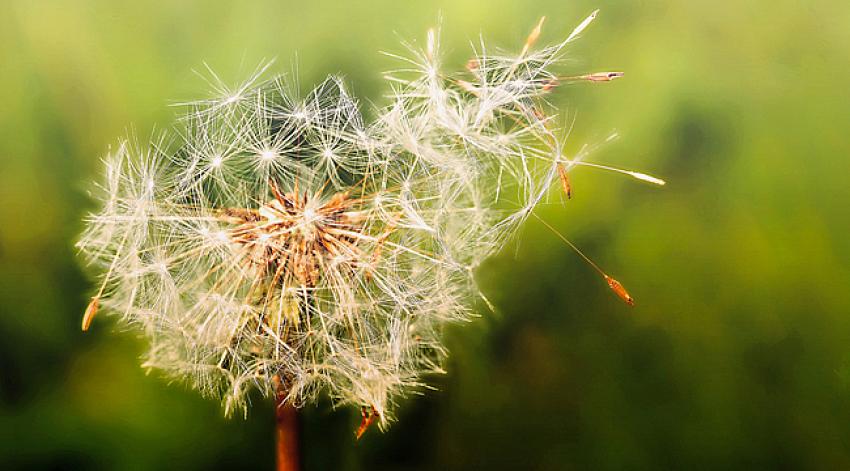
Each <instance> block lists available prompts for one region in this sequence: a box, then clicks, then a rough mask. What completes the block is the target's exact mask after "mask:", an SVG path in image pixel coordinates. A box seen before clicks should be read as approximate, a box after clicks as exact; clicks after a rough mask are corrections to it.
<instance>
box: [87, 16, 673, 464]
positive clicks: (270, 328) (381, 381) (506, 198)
mask: <svg viewBox="0 0 850 471" xmlns="http://www.w3.org/2000/svg"><path fill="white" fill-rule="evenodd" d="M595 16H596V12H594V13H593V14H592V15H591V16H590V17H588V18H587V19H586V20H584V21H583V22H582V23H581V24H580V25H579V27H577V28H575V30H574V31H573V32H572V34H570V36H569V37H568V38H567V39H566V40H565V41H563V42H561V43H558V44H555V45H553V46H548V47H543V48H539V49H537V48H535V45H536V43H537V41H538V39H539V37H540V35H541V28H542V25H543V20H541V21H540V22H539V23H538V24H537V26H536V27H535V28H534V29H533V31H532V33H531V35H530V36H529V37H528V40H527V41H526V43H525V44H524V46H523V47H522V50H521V52H520V53H519V54H517V53H513V54H512V53H509V52H504V51H497V50H494V51H492V52H491V50H490V49H489V48H488V47H486V46H485V44H484V43H481V45H480V48H476V49H477V50H476V51H475V54H474V57H473V58H472V59H470V61H469V62H468V63H467V66H466V71H465V72H463V73H457V74H449V73H446V72H444V71H443V69H442V63H441V55H440V42H439V31H438V30H431V31H429V32H428V34H427V40H426V42H425V47H424V48H423V49H420V48H417V47H413V46H408V48H409V54H406V55H394V54H391V55H393V56H394V57H396V58H398V59H399V60H400V61H401V63H402V64H403V66H402V67H401V68H400V69H398V70H395V71H393V72H390V73H388V74H387V79H388V82H389V84H390V92H389V99H388V104H387V105H386V106H385V107H383V108H381V109H378V110H375V111H376V112H375V115H376V116H377V118H376V119H375V120H374V121H373V122H371V123H367V122H366V121H365V120H364V118H363V116H362V114H361V109H360V106H359V104H358V102H357V101H356V100H355V98H354V97H352V96H351V94H350V93H349V92H348V90H347V89H346V87H345V84H344V83H343V81H342V80H341V79H339V78H338V77H329V78H328V79H326V80H325V81H324V82H322V83H321V84H319V85H318V86H316V87H315V88H314V89H313V90H312V91H310V92H309V93H307V94H306V95H304V96H300V95H299V94H298V93H297V92H295V91H294V90H293V86H292V83H291V82H290V81H289V80H288V79H287V78H286V77H275V78H272V79H269V80H261V79H260V77H261V75H262V74H263V73H264V71H265V70H266V68H267V67H268V66H267V65H265V66H263V67H261V68H260V69H258V71H257V72H256V73H255V74H254V75H253V76H252V77H251V79H250V80H248V81H246V82H245V83H243V84H241V85H239V86H237V87H227V86H225V85H222V84H221V83H220V81H218V80H217V79H215V80H213V81H212V82H211V83H212V86H213V88H214V89H215V90H216V96H214V97H213V98H211V99H207V100H203V101H197V102H192V103H186V104H184V107H185V113H184V115H183V118H182V120H181V126H180V130H179V131H178V132H177V133H176V136H177V137H165V136H162V137H158V138H156V139H154V141H153V142H152V143H151V144H149V145H145V146H142V145H140V144H137V143H136V141H135V139H133V138H128V139H125V140H123V141H121V142H120V143H119V145H118V146H117V147H116V148H115V149H113V150H112V151H111V152H110V153H109V155H108V156H107V157H106V159H105V160H104V164H105V168H106V172H105V178H104V180H103V182H102V183H101V184H100V185H99V186H98V189H97V190H98V198H99V200H100V201H101V203H102V207H101V209H100V211H99V212H97V213H95V214H92V215H90V216H89V217H88V219H87V221H86V222H87V225H86V230H85V232H84V234H83V235H82V237H81V239H80V241H79V242H78V247H79V249H80V250H81V252H82V253H83V254H84V255H85V256H86V257H87V259H88V260H89V261H90V262H91V263H92V264H94V265H96V266H98V267H101V269H102V271H101V273H102V275H101V276H100V287H99V290H98V292H97V294H96V295H95V296H94V297H93V298H92V302H91V304H90V305H89V307H88V309H87V310H86V312H85V315H84V319H83V325H82V327H83V330H86V329H87V328H88V327H89V325H90V323H91V322H92V319H93V318H94V316H95V314H96V313H97V312H98V310H101V311H104V312H106V313H109V314H111V315H116V316H118V317H120V318H121V319H122V320H123V321H124V322H125V323H126V324H127V325H129V326H131V327H132V328H134V329H137V330H138V331H140V332H142V333H143V334H144V335H145V337H146V338H147V339H148V341H149V345H150V348H149V349H148V351H147V353H146V355H145V360H144V366H145V367H147V368H151V369H156V370H159V371H162V372H164V373H165V374H167V375H168V376H170V377H173V378H175V379H178V380H181V381H186V382H188V383H190V384H191V385H193V386H194V387H195V388H197V389H198V390H199V391H200V392H201V393H203V394H204V395H207V396H211V397H214V398H217V399H219V400H221V401H222V403H223V407H224V411H225V413H226V414H228V415H229V414H233V413H235V412H239V413H243V414H244V413H247V405H248V397H249V396H248V394H249V393H250V392H251V391H253V390H256V391H259V392H260V393H262V394H263V395H265V396H266V397H273V398H275V400H276V402H277V404H278V405H279V409H278V410H279V416H278V417H279V424H280V423H283V422H287V423H288V422H291V420H290V419H287V418H286V417H289V416H287V415H286V414H288V412H282V411H286V410H288V409H286V408H287V407H290V408H291V407H301V406H303V405H305V404H308V403H311V402H313V401H314V400H315V399H316V398H317V397H318V396H319V395H321V394H326V395H327V396H329V397H331V398H332V399H333V400H334V401H335V403H336V404H338V405H351V406H354V407H356V408H359V409H360V410H361V411H362V416H363V420H362V423H361V424H360V427H359V428H358V430H357V432H356V435H357V437H358V438H359V437H360V436H361V435H362V434H363V433H364V432H366V430H367V429H368V428H369V426H370V425H371V424H372V423H377V424H378V425H379V426H380V427H385V426H386V425H387V424H388V422H389V421H390V420H392V418H393V411H394V409H395V406H396V405H397V403H398V400H399V398H401V397H404V396H405V395H409V394H411V393H416V392H419V391H421V390H422V389H423V388H425V387H426V384H425V383H424V380H423V377H424V376H425V375H427V374H429V373H441V372H442V371H443V370H442V367H441V365H442V360H443V359H444V358H445V356H446V351H445V349H444V347H443V345H442V341H441V330H442V328H443V327H444V326H445V325H446V324H448V323H452V322H458V321H464V320H467V319H469V318H470V317H471V315H472V314H473V306H474V301H475V299H476V297H479V298H480V299H482V300H483V301H484V302H485V303H487V304H488V305H490V303H489V301H488V300H487V299H486V298H485V297H484V295H483V294H482V293H481V292H480V291H479V290H478V288H477V287H476V284H475V280H474V277H473V274H474V272H475V269H476V268H477V267H478V266H479V265H480V264H481V263H482V261H484V260H485V259H486V258H487V257H489V256H490V255H492V254H494V253H496V252H497V251H499V250H500V249H501V248H502V247H503V246H504V244H505V242H506V241H507V240H508V239H509V238H510V237H511V236H512V235H513V234H514V233H515V229H516V228H517V226H518V225H519V224H521V223H522V222H523V221H525V220H526V219H527V218H528V217H529V215H534V216H535V217H536V218H539V216H537V215H536V214H534V212H533V211H534V208H535V207H536V206H537V205H538V204H540V203H541V201H543V200H544V198H545V197H546V195H547V194H548V192H549V189H550V187H551V185H552V184H553V182H557V181H560V182H561V186H562V188H563V191H564V192H565V193H566V196H567V197H570V196H571V189H570V184H569V177H568V172H569V171H570V170H571V169H573V168H574V167H576V166H580V165H582V166H591V167H594V166H595V167H599V168H603V169H607V170H613V171H618V172H621V173H626V174H628V175H631V176H633V177H635V178H639V179H642V180H645V181H649V182H654V183H663V182H662V181H661V180H658V179H655V178H654V177H650V176H648V175H645V174H642V173H637V172H631V171H626V170H620V169H615V168H613V167H607V166H604V165H601V164H594V163H590V162H586V161H584V160H582V159H581V158H580V156H578V157H574V158H569V157H568V156H566V155H564V154H563V152H562V148H563V142H562V138H560V137H559V133H558V129H557V127H556V125H555V118H554V116H555V115H554V113H553V111H554V110H553V109H552V107H551V106H550V105H549V104H548V103H547V102H546V100H545V98H546V95H547V94H548V93H549V92H551V91H552V89H553V88H554V84H557V83H558V80H559V77H558V75H557V74H556V73H555V71H554V70H553V69H554V68H555V66H556V64H557V63H558V59H559V58H560V57H561V56H562V55H563V53H564V50H565V48H566V46H567V45H568V44H569V43H570V42H571V41H573V40H574V39H576V38H577V37H578V36H579V34H580V33H581V32H582V31H583V30H584V29H585V28H586V27H587V26H588V25H589V24H590V22H591V21H592V20H593V19H594V18H595ZM616 76H619V75H616V74H615V75H611V74H608V75H605V77H608V80H610V79H612V78H614V77H616ZM582 77H585V78H586V79H587V80H591V81H600V80H601V79H597V78H590V77H602V75H596V74H592V75H587V76H582ZM541 221H542V219H541ZM544 223H545V221H544ZM547 225H548V224H547ZM550 227H551V226H550ZM553 230H554V229H553ZM564 240H565V241H566V242H567V243H568V244H569V245H570V246H571V247H574V246H573V245H572V244H571V243H570V242H569V241H568V240H567V239H564ZM576 250H578V249H576ZM579 253H580V254H581V252H579ZM581 255H582V256H583V257H584V255H583V254H581ZM587 260H588V262H589V263H591V265H592V266H593V267H595V268H597V269H598V267H596V265H595V264H593V262H591V261H590V260H589V259H587ZM598 270H599V272H600V273H601V274H602V275H603V277H604V279H605V281H606V282H607V283H608V284H609V286H610V287H611V289H613V290H614V291H615V292H616V293H617V294H618V295H619V296H620V297H621V298H623V299H624V300H625V301H626V302H628V303H629V304H632V303H633V301H632V298H631V297H630V296H629V295H628V294H627V293H626V291H625V289H624V288H623V287H622V285H621V284H620V283H619V282H617V281H616V280H614V279H613V278H610V277H609V276H608V275H606V274H605V273H604V272H602V271H601V269H598ZM281 414H283V415H281ZM281 417H283V418H281ZM288 450H290V452H291V450H292V448H291V446H290V448H288ZM287 453H289V452H287Z"/></svg>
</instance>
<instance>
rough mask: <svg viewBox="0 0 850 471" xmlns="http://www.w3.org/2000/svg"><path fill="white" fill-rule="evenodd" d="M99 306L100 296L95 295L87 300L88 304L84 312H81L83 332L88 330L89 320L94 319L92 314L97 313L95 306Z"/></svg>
mask: <svg viewBox="0 0 850 471" xmlns="http://www.w3.org/2000/svg"><path fill="white" fill-rule="evenodd" d="M99 306H100V298H99V297H97V296H95V297H94V298H92V299H91V302H89V305H88V306H87V307H86V312H85V314H83V322H82V330H83V332H85V331H87V330H89V326H91V321H92V320H93V319H94V316H95V315H96V314H97V308H98V307H99Z"/></svg>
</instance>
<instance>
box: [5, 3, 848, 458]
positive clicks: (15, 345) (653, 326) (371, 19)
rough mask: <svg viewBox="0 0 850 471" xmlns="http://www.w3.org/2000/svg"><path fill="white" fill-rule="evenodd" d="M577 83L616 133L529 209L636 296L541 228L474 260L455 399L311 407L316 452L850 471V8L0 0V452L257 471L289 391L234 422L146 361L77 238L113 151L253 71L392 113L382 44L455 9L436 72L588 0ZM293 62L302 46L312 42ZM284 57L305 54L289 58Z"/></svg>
mask: <svg viewBox="0 0 850 471" xmlns="http://www.w3.org/2000/svg"><path fill="white" fill-rule="evenodd" d="M595 8H601V10H602V11H601V14H600V16H599V18H598V19H597V21H596V22H595V24H594V25H593V26H592V27H591V28H590V29H589V30H588V31H587V32H586V33H585V35H584V37H583V39H582V40H581V41H579V42H578V43H575V46H574V47H571V49H570V60H569V61H568V62H567V63H565V64H564V65H563V70H564V72H565V73H578V72H584V71H607V70H625V71H626V72H627V75H626V78H625V79H623V80H619V81H617V82H615V83H611V84H599V85H594V84H578V85H575V86H572V87H564V88H563V89H560V90H559V91H558V93H557V95H556V98H555V99H556V100H557V104H558V105H559V106H560V107H562V108H564V109H567V110H569V111H570V112H577V113H578V119H577V122H576V127H575V130H574V132H573V135H572V138H571V149H572V150H573V151H575V150H578V149H579V148H580V146H581V145H582V144H584V143H593V142H597V141H600V140H602V139H604V137H605V136H607V135H608V133H609V132H610V131H612V130H614V129H616V130H618V131H619V132H620V135H621V136H622V137H621V139H619V140H618V141H616V142H614V143H612V144H608V145H606V146H605V147H602V148H600V149H599V150H598V151H597V152H596V153H595V154H594V155H593V156H592V158H593V160H595V161H599V162H607V163H615V164H618V165H622V166H625V167H629V168H636V169H640V170H646V171H647V172H648V173H653V174H656V175H659V176H661V177H663V178H666V179H667V180H668V182H669V183H668V185H667V186H666V187H665V188H663V189H660V190H659V189H657V188H654V187H650V186H648V185H643V184H640V183H634V182H632V181H629V180H627V179H625V178H621V177H618V176H616V175H613V174H606V173H600V172H597V171H592V170H590V169H579V170H577V171H576V172H575V173H573V186H574V192H575V196H574V198H573V200H572V201H570V202H569V203H567V204H555V205H550V206H548V207H546V208H544V209H542V210H541V214H542V216H543V217H544V218H546V219H547V220H548V221H550V222H551V223H552V224H553V225H555V226H556V227H557V228H558V229H559V230H561V231H562V232H563V233H564V234H566V235H567V236H568V237H570V238H571V239H572V240H573V241H574V242H575V243H577V244H578V245H579V246H580V247H582V248H584V249H585V250H586V251H587V252H588V253H589V254H591V256H592V257H593V258H595V259H596V260H597V261H598V262H599V263H600V264H601V265H602V266H603V267H606V269H607V270H609V271H610V272H611V274H612V275H614V276H615V277H616V278H618V279H620V280H621V281H622V282H623V283H624V284H625V285H626V286H627V287H628V288H629V290H630V291H631V292H632V293H633V295H634V296H635V297H636V298H637V302H638V305H637V306H636V307H635V308H633V309H629V308H628V307H627V306H625V305H623V304H622V303H621V302H620V301H619V300H618V299H617V298H616V297H615V296H613V294H612V293H611V292H610V291H609V290H608V289H607V287H606V286H605V284H604V282H603V281H602V280H600V279H599V278H598V276H596V275H595V274H594V272H593V271H592V270H591V269H590V268H589V267H588V266H587V265H586V264H584V263H583V262H582V261H581V260H580V259H579V258H578V257H576V256H575V254H573V253H572V252H570V250H569V249H568V248H567V247H566V246H564V244H563V243H562V242H560V241H559V240H558V239H557V238H556V237H555V236H553V235H552V234H551V233H550V232H549V231H548V230H547V229H545V228H544V227H542V226H541V225H540V224H539V223H536V222H534V221H530V222H529V223H528V225H527V226H526V227H525V228H524V230H523V233H522V237H521V238H520V242H519V243H518V244H515V245H514V246H511V247H510V248H509V249H508V250H506V251H505V253H504V254H503V255H501V256H499V257H496V258H495V259H493V260H492V261H491V262H490V263H488V264H487V265H486V266H484V267H483V268H482V270H481V271H480V273H479V278H480V281H481V284H482V286H483V287H484V290H485V292H486V293H488V294H489V296H490V297H491V299H492V300H493V302H494V303H495V304H496V305H497V306H498V313H496V314H490V313H486V312H485V313H484V314H483V315H482V317H481V318H480V319H478V320H477V321H475V322H473V323H471V324H469V325H465V326H459V327H457V328H453V329H451V330H450V332H449V336H448V343H449V347H450V349H451V352H452V356H451V358H450V361H449V363H448V371H449V373H448V375H446V376H443V377H438V378H432V379H431V383H432V384H433V385H435V386H436V387H437V388H438V389H439V390H438V391H433V392H427V393H426V394H425V395H424V396H423V397H420V398H416V399H415V400H409V401H406V402H405V403H404V404H403V406H402V407H401V409H400V413H399V416H400V420H399V422H398V423H396V424H395V425H394V426H393V427H392V428H391V429H390V430H389V431H388V432H387V433H383V434H381V433H376V432H374V431H370V432H369V433H368V434H367V435H366V436H365V437H364V439H363V440H362V441H361V442H359V443H357V442H355V441H354V439H353V431H354V429H355V428H356V426H357V424H358V421H359V419H358V417H357V414H356V412H355V411H351V410H348V409H346V410H337V411H334V410H332V408H331V407H330V406H329V405H328V404H322V405H320V406H318V407H311V408H309V409H307V410H306V412H305V414H304V432H303V441H304V455H305V456H304V458H305V466H306V468H307V469H354V470H356V469H364V470H366V469H368V470H382V469H410V470H418V469H477V468H488V469H526V468H528V469H694V468H699V469H730V468H762V469H764V468H770V469H812V468H814V469H848V468H850V302H848V294H847V291H848V289H850V270H848V266H847V262H848V259H850V242H848V229H850V209H848V205H849V204H850V184H848V173H850V172H848V170H850V165H848V163H847V157H848V150H850V138H848V132H850V129H848V124H850V106H848V105H850V92H848V90H850V88H849V87H848V84H849V83H850V61H848V58H849V57H850V27H848V25H850V4H848V3H847V2H846V1H842V0H835V1H789V0H774V1H747V0H741V1H731V0H730V1H688V2H680V1H672V0H668V1H660V0H646V1H633V2H626V1H611V0H594V1H590V0H574V1H570V2H564V1H554V0H553V1H548V0H547V1H534V2H531V1H522V0H514V1H509V0H477V1H476V0H452V1H449V0H445V1H441V2H434V3H427V2H401V1H389V0H385V1H374V2H368V3H366V2H322V1H309V2H283V1H266V2H234V4H229V3H226V2H200V1H191V2H190V1H179V2H177V1H166V0H160V1H150V2H116V1H110V0H101V1H75V2H72V1H47V0H44V1H41V0H20V1H18V0H4V1H3V2H2V4H1V5H0V469H104V470H147V469H270V468H271V466H272V463H273V439H272V427H273V420H272V407H271V405H270V404H268V403H264V402H261V401H258V403H257V404H256V405H255V407H254V408H253V409H252V410H251V413H250V415H249V417H248V418H247V420H243V419H241V418H236V419H232V420H226V419H224V418H223V417H222V413H221V409H220V407H219V404H217V403H215V402H214V401H206V400H202V399H199V398H198V397H196V395H195V394H194V393H193V392H191V391H187V390H186V389H185V388H184V387H182V386H179V385H168V384H166V383H165V382H164V381H163V380H161V379H160V378H158V377H157V376H156V375H150V376H146V375H145V374H144V372H143V370H142V369H141V368H140V367H139V365H138V356H139V355H140V354H141V352H142V349H143V344H142V343H141V341H139V340H138V339H136V338H134V337H133V336H132V335H129V334H126V333H119V332H115V324H114V323H113V322H112V321H111V320H108V318H98V319H97V321H96V322H95V324H94V327H93V329H92V331H90V332H89V333H87V334H83V333H81V332H80V331H79V322H80V316H81V314H82V312H83V309H84V307H85V304H86V302H87V295H88V294H90V292H91V291H92V286H91V284H90V282H89V281H87V279H86V277H85V276H84V275H83V272H82V271H81V269H80V267H79V265H78V262H77V259H76V256H75V253H74V250H73V247H72V244H73V241H74V240H75V237H76V235H77V234H78V232H79V231H80V229H81V222H80V221H81V218H82V216H83V215H84V214H85V213H86V212H87V211H89V210H91V209H92V208H93V206H92V204H93V203H92V202H91V201H90V200H88V199H87V197H86V193H85V190H86V187H87V184H88V182H90V181H92V180H94V179H95V178H97V176H98V175H99V172H100V171H101V168H100V167H101V165H100V162H99V157H100V156H101V155H103V154H104V152H105V151H106V149H107V146H108V145H109V144H110V143H114V142H115V140H116V139H117V138H118V137H119V136H121V135H123V134H125V132H126V131H127V129H129V128H131V127H132V128H134V129H135V130H136V132H137V133H138V134H139V135H141V136H143V137H144V136H148V135H150V133H151V132H152V131H153V130H155V129H161V128H167V127H168V126H170V124H171V123H172V122H173V120H174V117H175V113H176V112H177V111H176V110H175V109H174V108H172V107H169V106H167V105H168V104H170V103H174V102H177V101H180V100H186V99H193V98H198V97H201V96H203V94H204V92H205V91H206V87H207V85H206V84H205V83H204V82H203V81H202V80H201V79H199V78H198V77H197V76H196V75H195V74H194V73H193V72H192V70H193V69H195V70H200V69H201V68H202V67H203V62H204V61H206V62H208V63H209V64H210V66H211V67H213V68H214V69H215V70H216V71H218V72H219V73H220V74H221V75H222V76H223V77H224V78H225V80H227V81H229V82H235V81H237V80H239V79H242V78H245V77H246V76H247V74H248V73H249V72H250V71H251V70H252V69H253V68H254V66H256V65H257V64H258V63H259V62H260V61H261V60H263V59H269V58H275V57H276V58H278V62H277V63H276V64H275V65H274V66H273V67H272V69H273V70H274V71H275V72H289V71H291V70H292V68H293V64H296V63H297V66H298V69H299V72H298V73H299V78H300V80H301V83H302V86H303V88H307V87H308V86H309V85H310V84H312V83H314V82H317V81H319V80H321V78H322V77H323V76H324V75H325V74H328V73H337V72H339V73H342V74H344V75H345V76H346V77H347V78H348V81H349V84H350V85H351V88H352V89H353V90H354V92H355V93H356V94H357V95H358V96H359V97H361V98H362V99H364V100H372V101H374V102H376V103H381V96H382V87H383V84H382V80H381V73H380V72H381V71H384V70H388V69H391V68H393V67H396V66H397V64H396V63H394V62H393V61H392V60H391V59H389V58H387V57H384V56H381V55H380V54H378V52H377V51H379V50H388V51H394V52H399V51H401V50H402V49H401V46H399V39H410V40H421V39H420V38H422V37H423V36H424V33H425V31H426V29H427V28H428V27H430V26H432V25H433V24H434V23H435V21H436V18H437V17H438V15H439V14H440V13H441V14H442V17H443V19H444V37H443V38H444V44H445V45H447V46H448V53H449V63H450V64H451V65H453V66H454V67H455V68H460V67H462V65H463V64H464V62H465V61H466V59H467V58H468V55H469V46H468V42H469V40H475V39H476V38H477V36H478V34H479V33H483V35H484V36H485V37H486V38H489V39H490V40H491V41H492V42H493V43H495V44H499V45H502V46H511V47H515V48H518V47H519V45H521V43H522V41H523V40H524V37H525V35H526V34H527V33H528V31H529V30H530V28H531V27H532V26H533V25H534V23H535V21H536V20H537V18H539V17H540V16H541V15H547V16H548V18H549V21H548V22H547V24H546V28H545V30H544V37H543V39H544V40H552V41H554V40H556V39H558V38H562V37H564V36H565V35H566V34H568V33H569V31H571V30H572V28H573V27H574V26H575V25H576V24H577V23H578V22H579V21H581V19H583V18H584V17H585V16H586V15H587V14H589V13H590V12H591V11H592V10H593V9H595ZM296 54H297V55H296ZM296 57H297V60H296Z"/></svg>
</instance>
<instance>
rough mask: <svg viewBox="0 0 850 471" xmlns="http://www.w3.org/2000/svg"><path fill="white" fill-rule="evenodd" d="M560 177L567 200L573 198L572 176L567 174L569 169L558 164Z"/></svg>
mask: <svg viewBox="0 0 850 471" xmlns="http://www.w3.org/2000/svg"><path fill="white" fill-rule="evenodd" d="M558 177H559V178H560V179H561V189H562V190H563V191H564V194H565V195H566V196H567V199H570V198H572V197H573V187H572V185H570V175H569V173H567V168H566V167H565V166H564V164H562V163H559V164H558Z"/></svg>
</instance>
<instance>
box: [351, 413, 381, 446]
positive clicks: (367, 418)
mask: <svg viewBox="0 0 850 471" xmlns="http://www.w3.org/2000/svg"><path fill="white" fill-rule="evenodd" d="M360 414H361V415H362V416H363V418H362V419H361V420H360V426H359V427H357V432H355V436H356V438H357V440H360V437H362V436H363V434H364V433H366V430H368V429H369V426H370V425H372V423H373V422H375V419H377V418H378V411H376V410H375V408H374V407H363V408H362V409H360Z"/></svg>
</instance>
